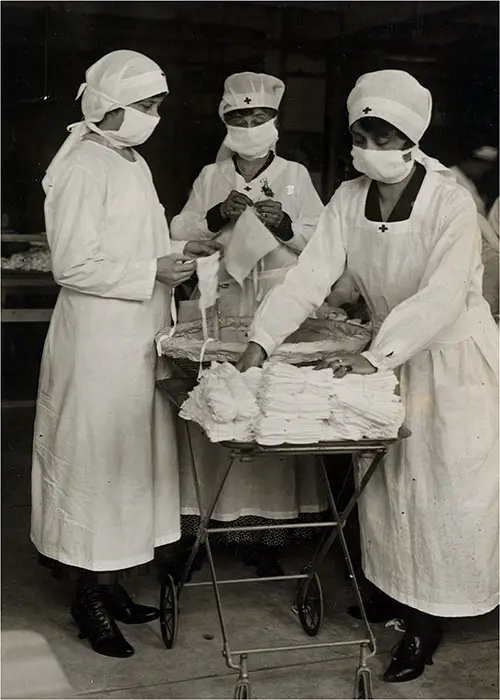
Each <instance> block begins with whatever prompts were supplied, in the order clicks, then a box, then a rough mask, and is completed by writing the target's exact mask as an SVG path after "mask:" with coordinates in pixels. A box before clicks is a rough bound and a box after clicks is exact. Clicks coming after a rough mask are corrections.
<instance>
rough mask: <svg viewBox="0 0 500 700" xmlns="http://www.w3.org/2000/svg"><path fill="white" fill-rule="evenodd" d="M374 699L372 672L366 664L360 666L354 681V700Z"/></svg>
mask: <svg viewBox="0 0 500 700" xmlns="http://www.w3.org/2000/svg"><path fill="white" fill-rule="evenodd" d="M358 699H359V700H373V690H372V674H371V671H370V669H369V668H366V666H365V667H364V668H363V667H361V668H358V670H357V671H356V680H355V681H354V700H358Z"/></svg>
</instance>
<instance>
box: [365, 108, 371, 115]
mask: <svg viewBox="0 0 500 700" xmlns="http://www.w3.org/2000/svg"><path fill="white" fill-rule="evenodd" d="M371 111H372V108H371V107H365V108H364V110H363V114H368V112H371Z"/></svg>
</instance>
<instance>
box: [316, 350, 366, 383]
mask: <svg viewBox="0 0 500 700" xmlns="http://www.w3.org/2000/svg"><path fill="white" fill-rule="evenodd" d="M327 367H330V368H331V369H333V375H334V377H336V378H337V379H340V378H342V377H345V375H346V374H350V373H352V374H374V372H376V371H377V368H376V367H374V366H373V365H372V363H371V362H369V361H368V360H367V359H366V357H363V355H360V354H359V353H358V354H355V355H353V354H350V353H348V352H336V353H335V354H334V355H329V356H328V357H325V359H324V360H321V362H320V363H319V364H318V365H316V369H326V368H327Z"/></svg>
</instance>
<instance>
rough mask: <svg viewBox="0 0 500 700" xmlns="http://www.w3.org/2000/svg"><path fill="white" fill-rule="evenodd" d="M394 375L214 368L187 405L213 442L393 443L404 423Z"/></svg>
mask: <svg viewBox="0 0 500 700" xmlns="http://www.w3.org/2000/svg"><path fill="white" fill-rule="evenodd" d="M397 384H398V381H397V378H396V376H395V375H394V374H393V373H392V372H378V373H376V374H371V375H364V376H362V375H353V374H349V375H347V376H345V377H343V378H342V379H336V378H334V376H333V372H332V370H331V369H324V370H318V371H316V370H314V369H313V368H311V367H295V366H293V365H288V364H285V363H282V362H269V363H266V364H265V365H264V368H263V369H259V368H256V367H254V368H252V369H249V370H248V371H247V372H244V373H243V374H240V373H239V372H238V371H237V370H236V369H235V368H234V367H233V366H232V365H230V364H229V363H227V362H226V363H223V364H217V363H212V366H211V368H210V369H208V370H205V371H204V372H203V373H202V375H201V378H200V382H199V384H198V385H197V386H196V387H195V389H193V391H192V392H191V393H190V395H189V398H188V399H187V400H186V402H185V403H184V405H183V406H182V409H181V412H180V416H181V417H182V418H185V419H186V420H193V421H195V422H196V423H198V424H199V425H201V427H202V428H203V429H204V430H205V432H206V433H207V435H208V437H209V439H210V440H211V441H212V442H221V441H229V440H236V441H239V442H252V441H255V442H257V443H259V444H261V445H281V444H284V443H288V444H292V445H293V444H314V443H318V442H336V441H341V440H362V439H383V438H387V439H389V438H394V437H396V436H397V434H398V430H399V428H400V427H401V425H402V423H403V420H404V408H403V405H402V403H401V399H400V397H399V396H397V395H396V393H395V390H396V388H397Z"/></svg>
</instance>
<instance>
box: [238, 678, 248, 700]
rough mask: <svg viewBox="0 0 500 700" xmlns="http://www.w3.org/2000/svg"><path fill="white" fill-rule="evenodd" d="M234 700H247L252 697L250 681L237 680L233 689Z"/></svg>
mask: <svg viewBox="0 0 500 700" xmlns="http://www.w3.org/2000/svg"><path fill="white" fill-rule="evenodd" d="M234 697H235V700H239V699H241V700H249V699H250V698H251V697H252V694H251V692H250V681H238V682H237V683H236V688H235V689H234Z"/></svg>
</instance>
